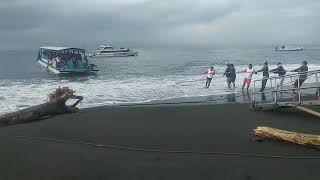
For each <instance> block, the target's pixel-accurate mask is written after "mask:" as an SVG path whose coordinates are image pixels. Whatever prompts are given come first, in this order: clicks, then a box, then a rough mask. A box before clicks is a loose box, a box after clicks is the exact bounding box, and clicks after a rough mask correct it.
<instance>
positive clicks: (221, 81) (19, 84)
mask: <svg viewBox="0 0 320 180" xmlns="http://www.w3.org/2000/svg"><path fill="white" fill-rule="evenodd" d="M244 67H245V66H244ZM244 67H238V68H237V71H239V70H240V69H242V68H244ZM284 67H285V68H286V70H292V69H293V68H296V67H299V65H298V64H293V65H285V66H284ZM318 67H319V66H318V65H315V64H311V65H309V68H310V70H315V69H318ZM215 68H216V69H217V72H218V74H217V75H216V76H215V77H214V79H213V80H212V82H211V86H210V88H209V89H206V88H204V87H205V82H206V76H205V75H204V74H202V72H201V71H202V70H203V69H200V70H199V74H193V75H169V76H159V77H144V76H140V77H128V78H124V79H123V80H119V79H110V78H108V79H107V78H104V77H103V76H101V77H99V78H95V79H90V80H87V81H84V82H77V81H69V80H59V79H56V80H39V79H33V80H30V79H28V81H23V80H0V92H1V94H0V114H4V113H8V112H12V111H15V110H20V109H23V108H26V107H29V106H32V105H36V104H41V103H44V102H46V98H47V94H48V93H49V92H51V91H53V90H54V89H55V88H57V87H58V86H68V87H70V88H72V89H74V90H75V91H76V94H77V95H81V96H84V101H83V102H82V103H81V104H80V105H79V107H80V108H84V107H95V106H101V105H108V104H119V103H140V102H148V101H152V100H164V99H171V98H179V97H197V96H209V95H220V94H229V93H234V92H233V91H226V79H225V77H222V73H223V71H224V69H225V67H223V66H220V67H215ZM256 68H257V69H258V68H260V67H256ZM272 68H275V66H270V69H272ZM244 75H245V74H244V73H241V74H237V80H236V86H237V87H238V89H239V88H240V87H241V85H242V80H243V77H244ZM261 76H262V75H261V74H258V75H254V77H253V78H254V79H259V78H261ZM273 76H275V75H273ZM268 85H270V84H269V82H268V84H267V86H268ZM258 86H259V85H258Z"/></svg>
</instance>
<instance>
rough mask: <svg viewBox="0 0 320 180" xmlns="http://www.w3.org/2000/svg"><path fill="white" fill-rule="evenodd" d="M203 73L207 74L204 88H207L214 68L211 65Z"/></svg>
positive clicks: (213, 73)
mask: <svg viewBox="0 0 320 180" xmlns="http://www.w3.org/2000/svg"><path fill="white" fill-rule="evenodd" d="M204 73H205V74H206V75H207V82H206V88H209V86H210V83H211V80H212V78H213V75H215V73H216V71H215V70H214V68H213V66H211V67H210V68H209V69H207V70H206V71H205V72H204Z"/></svg>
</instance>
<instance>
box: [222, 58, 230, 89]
mask: <svg viewBox="0 0 320 180" xmlns="http://www.w3.org/2000/svg"><path fill="white" fill-rule="evenodd" d="M230 75H231V67H230V64H229V63H227V68H226V70H225V71H224V73H223V76H226V77H227V85H228V88H229V89H230V88H231V87H230V84H231V78H230V77H231V76H230Z"/></svg>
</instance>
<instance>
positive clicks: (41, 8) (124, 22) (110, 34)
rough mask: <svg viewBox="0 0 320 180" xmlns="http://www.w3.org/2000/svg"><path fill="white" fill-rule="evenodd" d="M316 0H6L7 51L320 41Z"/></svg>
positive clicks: (1, 29) (3, 31)
mask: <svg viewBox="0 0 320 180" xmlns="http://www.w3.org/2000/svg"><path fill="white" fill-rule="evenodd" d="M318 9H320V2H319V1H317V0H306V1H300V0H290V1H289V0H270V1H256V0H242V1H240V0H199V1H193V0H118V1H116V0H108V1H103V0H91V1H85V0H79V1H71V0H69V1H63V0H56V1H44V0H28V1H24V0H10V1H9V0H3V1H1V2H0V22H1V23H0V39H1V40H2V43H1V46H0V48H8V47H9V48H13V47H21V48H24V47H30V48H31V47H32V48H36V47H38V46H41V45H44V44H56V45H74V46H83V45H89V46H91V45H97V44H99V43H101V42H106V41H108V42H113V43H115V44H122V43H123V44H122V45H125V44H126V43H128V44H130V43H131V44H135V45H142V46H143V45H148V44H153V45H155V44H159V45H195V46H199V45H231V46H232V45H241V44H244V45H250V44H251V45H255V44H263V45H267V44H270V45H271V44H275V43H292V44H305V43H319V38H318V37H319V35H318V32H317V31H318V29H319V28H320V23H319V22H318V21H316V20H317V18H319V16H320V12H319V11H318Z"/></svg>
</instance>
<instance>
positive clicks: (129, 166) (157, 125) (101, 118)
mask: <svg viewBox="0 0 320 180" xmlns="http://www.w3.org/2000/svg"><path fill="white" fill-rule="evenodd" d="M257 126H270V127H274V128H280V129H284V130H292V131H298V132H304V133H312V134H320V121H319V119H318V118H316V117H314V116H311V115H307V114H305V113H302V112H294V111H285V112H284V111H282V112H252V111H250V109H249V105H248V104H220V105H208V104H198V105H166V106H163V105H162V106H161V105H159V106H157V105H152V106H151V105H149V106H148V105H147V106H130V107H125V106H124V107H99V108H91V109H82V110H81V111H80V112H79V113H76V114H67V115H60V116H55V117H53V118H50V119H46V120H43V121H38V122H33V123H28V124H20V125H14V126H4V127H1V128H0V141H1V148H0V159H1V163H0V172H1V173H0V179H3V180H11V179H25V180H27V179H30V180H31V179H32V180H37V179H41V180H45V179H59V180H64V179H65V180H71V179H86V180H87V179H92V180H93V179H139V180H141V179H183V180H186V179H219V180H221V179H226V180H230V179H237V180H239V179H244V180H249V179H268V180H269V179H281V180H283V179H290V180H294V179H297V180H298V179H299V180H301V179H308V180H310V179H319V173H318V169H319V164H320V159H285V158H266V157H249V156H237V155H217V154H211V155H208V154H187V153H186V154H183V153H182V154H173V153H172V154H168V153H158V152H136V151H128V150H117V149H108V148H102V147H100V148H99V147H95V146H90V145H82V144H72V143H63V142H53V141H44V140H30V139H22V138H17V137H16V136H32V137H34V136H35V137H42V138H54V139H61V140H70V141H83V142H92V143H98V144H108V145H117V146H124V147H131V148H146V149H158V150H163V151H167V150H182V151H184V150H187V151H202V152H204V151H219V152H227V153H229V152H230V153H245V154H248V153H249V154H263V155H271V156H274V155H276V156H280V155H281V156H291V157H292V156H294V157H297V156H299V157H301V156H309V157H310V156H314V157H320V151H319V150H315V149H310V148H306V147H302V146H297V145H292V144H286V143H280V142H272V141H264V142H254V141H251V138H252V137H253V136H252V135H251V130H252V129H253V128H255V127H257Z"/></svg>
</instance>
